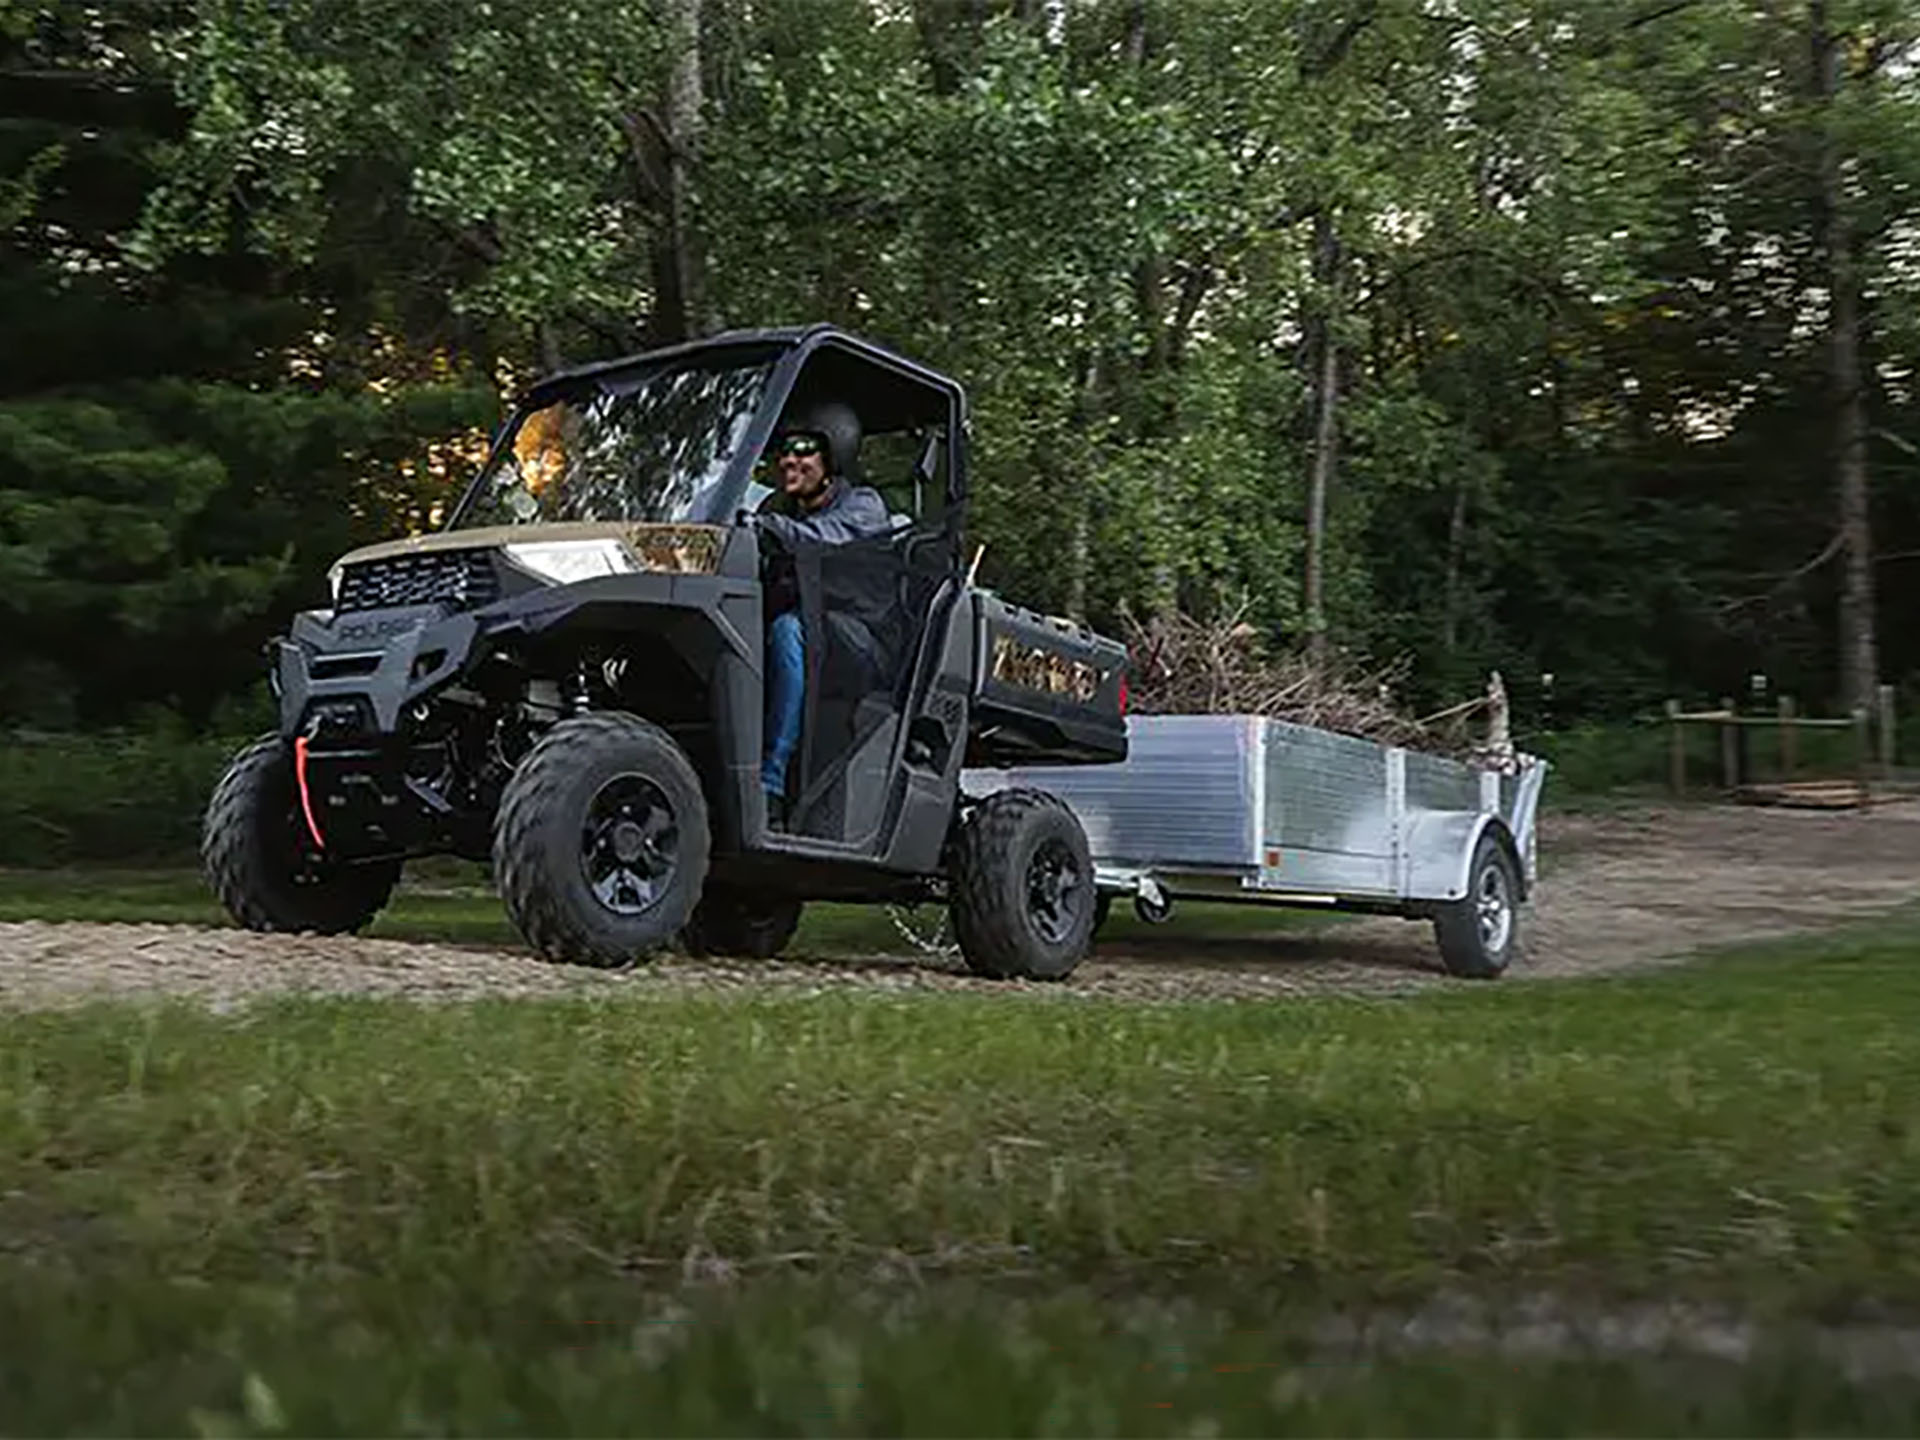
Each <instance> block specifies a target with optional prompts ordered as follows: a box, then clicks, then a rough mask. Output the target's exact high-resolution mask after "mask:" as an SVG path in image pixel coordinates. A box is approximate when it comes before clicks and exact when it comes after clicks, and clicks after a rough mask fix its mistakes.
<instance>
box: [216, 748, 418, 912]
mask: <svg viewBox="0 0 1920 1440" xmlns="http://www.w3.org/2000/svg"><path fill="white" fill-rule="evenodd" d="M304 823H305V822H304V820H303V817H302V816H301V813H300V799H299V792H298V790H297V788H296V787H295V784H294V775H293V763H292V760H291V758H290V756H289V754H288V747H287V742H286V741H284V740H282V739H281V738H280V737H279V736H278V735H266V736H262V737H261V738H260V739H258V740H255V741H254V742H253V743H252V744H251V745H248V746H247V747H246V748H245V749H244V750H242V751H241V752H240V753H239V754H238V755H236V756H234V758H233V762H232V763H231V764H230V765H228V767H227V770H226V773H225V774H224V775H222V776H221V777H220V783H219V784H218V785H216V786H214V790H213V796H212V798H211V799H210V800H209V801H208V802H207V813H206V818H205V820H204V821H203V822H202V825H201V832H200V859H201V863H202V865H203V866H204V868H205V871H206V876H207V883H208V884H209V885H210V886H211V887H212V888H213V892H214V894H215V895H217V896H219V897H220V903H221V904H222V905H224V906H225V907H226V909H227V913H228V914H229V915H231V916H233V918H234V919H235V920H236V921H238V922H239V923H240V924H241V925H243V926H245V927H246V928H247V929H249V930H266V931H280V932H283V933H299V932H302V931H307V932H312V933H315V934H320V935H340V934H346V933H349V932H351V931H354V930H358V929H360V928H361V927H362V926H363V925H365V924H367V922H368V921H370V920H372V919H373V917H374V916H376V915H378V914H379V913H380V911H381V910H382V908H384V907H385V905H386V903H387V901H388V899H390V898H391V897H392V895H393V887H394V885H395V884H396V883H397V882H398V881H399V879H400V861H398V860H372V861H364V862H360V863H348V862H345V861H338V860H333V859H330V858H329V857H328V856H327V855H326V853H325V852H324V851H322V850H319V849H316V848H315V847H314V846H313V845H312V844H310V843H309V842H308V841H307V839H306V838H305V835H304V831H303V826H304Z"/></svg>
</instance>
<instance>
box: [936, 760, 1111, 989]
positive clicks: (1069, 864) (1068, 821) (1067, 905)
mask: <svg viewBox="0 0 1920 1440" xmlns="http://www.w3.org/2000/svg"><path fill="white" fill-rule="evenodd" d="M950 897H951V898H950V902H949V903H950V904H951V906H952V910H953V930H954V936H955V938H957V939H958V940H959V942H960V953H961V954H962V955H963V956H964V957H965V958H966V962H967V966H968V968H969V969H971V970H973V971H974V972H975V973H976V974H980V975H990V976H992V977H994V978H995V979H1000V980H1007V979H1019V980H1064V979H1066V977H1067V976H1069V975H1071V974H1072V973H1073V969H1074V967H1075V966H1076V965H1078V964H1079V963H1080V959H1081V957H1082V956H1083V955H1085V954H1086V953H1087V947H1088V945H1089V944H1090V943H1091V941H1092V939H1093V926H1094V919H1095V911H1096V909H1097V902H1096V896H1095V893H1094V885H1093V860H1092V857H1091V856H1090V855H1089V853H1088V849H1087V836H1086V832H1085V831H1083V830H1082V829H1081V828H1080V821H1079V818H1078V817H1077V816H1076V815H1075V814H1074V813H1073V811H1071V810H1070V809H1068V808H1067V807H1066V805H1065V804H1063V803H1062V802H1061V801H1059V800H1057V799H1055V798H1054V797H1053V796H1051V795H1046V794H1042V793H1041V792H1039V791H1037V790H1001V791H997V792H995V793H994V794H992V795H989V796H988V797H987V798H986V799H985V800H982V801H981V802H980V804H979V805H978V806H977V807H975V809H974V812H973V814H972V816H971V817H970V818H969V819H968V821H967V822H966V824H965V825H963V826H962V827H961V829H960V834H959V836H958V837H957V838H956V840H955V842H954V852H953V868H952V874H951V876H950Z"/></svg>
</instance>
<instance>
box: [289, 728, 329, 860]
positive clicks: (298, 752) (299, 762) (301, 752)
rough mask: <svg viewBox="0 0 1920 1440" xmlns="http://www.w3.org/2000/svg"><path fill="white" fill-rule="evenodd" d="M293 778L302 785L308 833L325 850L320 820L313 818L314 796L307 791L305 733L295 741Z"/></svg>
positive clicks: (301, 802) (302, 799) (301, 793)
mask: <svg viewBox="0 0 1920 1440" xmlns="http://www.w3.org/2000/svg"><path fill="white" fill-rule="evenodd" d="M293 779H294V783H295V784H297V785H298V786H299V787H300V809H301V812H302V813H303V814H305V815H306V817H307V833H308V834H309V835H311V836H313V843H314V847H315V848H316V849H320V850H324V849H326V848H327V842H326V841H325V840H323V839H321V838H320V825H319V822H318V821H316V820H315V819H314V818H313V797H312V796H311V795H309V794H308V793H307V737H306V736H304V735H302V736H300V737H299V738H298V739H296V740H295V741H294V742H293Z"/></svg>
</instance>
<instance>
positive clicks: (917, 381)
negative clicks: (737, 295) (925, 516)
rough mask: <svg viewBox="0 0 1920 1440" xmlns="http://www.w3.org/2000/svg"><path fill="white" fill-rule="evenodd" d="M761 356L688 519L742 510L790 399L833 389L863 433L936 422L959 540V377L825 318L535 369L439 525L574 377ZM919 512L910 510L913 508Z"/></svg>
mask: <svg viewBox="0 0 1920 1440" xmlns="http://www.w3.org/2000/svg"><path fill="white" fill-rule="evenodd" d="M733 356H737V357H738V359H739V361H740V362H741V363H743V364H745V363H755V362H758V363H765V362H766V360H767V359H769V358H770V357H771V358H773V361H774V364H773V370H772V373H771V375H770V377H769V379H768V381H767V384H766V387H765V389H764V390H763V392H762V394H761V397H760V401H759V404H758V405H757V406H756V407H755V410H754V414H753V418H752V420H751V421H750V423H749V424H748V426H747V428H746V430H745V432H744V435H743V438H742V440H741V443H740V445H739V446H738V448H737V449H736V450H735V451H734V452H733V454H732V457H731V458H730V459H729V461H728V463H727V467H726V469H725V471H724V472H723V473H722V475H721V477H720V479H719V480H718V481H717V482H716V483H715V484H713V485H712V486H711V487H710V488H709V489H708V490H707V492H706V493H705V495H704V496H703V497H702V498H701V501H700V502H699V505H698V508H697V510H696V512H695V513H692V514H690V515H688V516H687V517H685V518H686V519H687V520H689V521H691V522H695V523H705V524H712V525H726V524H730V523H732V521H733V520H734V519H735V517H736V516H737V515H738V514H739V513H740V512H741V511H742V509H743V508H745V507H744V506H743V503H742V502H743V501H744V499H745V497H746V495H747V493H748V489H749V487H750V485H751V484H752V481H753V471H754V467H755V465H756V464H757V463H758V462H759V460H760V457H761V456H762V455H763V454H764V453H765V451H766V448H767V445H768V442H769V441H771V440H772V438H773V436H774V434H775V432H776V431H777V429H778V428H779V425H780V422H781V418H782V416H783V415H785V414H786V413H787V412H788V411H789V409H795V408H798V407H799V406H800V405H803V404H806V403H809V402H810V401H813V400H818V399H827V398H833V399H837V400H841V401H843V402H845V403H847V404H849V405H851V406H852V407H853V409H854V411H855V412H856V413H857V414H858V415H859V417H860V421H861V426H862V429H863V431H864V432H865V433H866V434H867V435H870V436H871V435H875V434H884V433H890V432H899V431H906V430H916V429H918V430H926V429H928V428H929V427H934V426H937V427H938V428H939V430H940V431H941V432H943V433H944V446H943V450H944V454H943V456H942V458H943V459H944V462H945V463H944V467H943V468H944V471H945V476H946V484H945V488H944V494H943V499H944V505H943V507H942V508H943V511H944V514H945V517H946V529H947V530H948V532H949V535H950V536H951V538H952V539H954V540H956V541H957V540H958V539H959V537H960V531H961V528H962V526H963V525H964V519H965V508H966V499H967V453H966V451H967V443H966V442H967V426H968V414H967V400H966V392H965V391H964V390H963V389H962V387H961V386H960V385H959V383H958V382H956V381H954V380H952V379H950V378H949V377H947V376H945V375H942V374H940V373H939V372H938V371H935V370H932V369H929V368H928V367H926V366H924V365H921V364H919V363H918V362H917V361H914V360H910V359H908V358H907V357H906V356H904V355H900V354H898V353H896V352H895V351H892V350H889V349H887V348H886V347H885V346H882V345H879V344H876V343H874V342H873V341H871V340H866V339H862V338H861V337H859V336H857V335H853V334H850V333H849V332H847V331H845V330H842V329H840V328H839V327H838V326H834V325H825V324H820V325H807V326H795V327H785V328H773V329H758V330H730V331H727V332H724V333H722V334H719V335H714V336H709V337H707V338H704V339H700V340H694V341H689V342H687V343H684V344H680V345H670V346H665V347H662V348H660V349H657V350H649V351H645V352H642V353H640V354H635V355H628V356H623V357H621V358H619V359H616V360H607V361H600V362H596V363H593V364H589V365H580V366H575V367H573V368H570V369H567V370H560V371H556V372H554V373H553V374H551V375H547V376H544V377H542V378H541V379H540V380H539V381H538V382H537V383H535V384H534V385H533V386H532V387H531V388H530V389H529V390H528V391H527V392H526V394H525V395H523V396H522V397H521V398H520V399H519V401H518V402H517V403H516V404H515V406H514V408H513V410H512V412H511V413H510V414H509V415H508V416H507V418H506V420H505V421H504V422H503V423H502V424H501V425H500V427H499V428H498V429H497V430H496V431H495V433H494V436H493V439H492V441H491V442H490V443H489V446H488V451H487V458H486V461H485V463H484V464H483V465H482V466H481V467H480V468H479V469H478V470H477V471H476V472H475V474H474V476H473V478H472V479H471V480H470V481H469V482H468V484H467V487H466V488H465V490H463V491H462V493H461V495H460V498H459V500H458V501H457V502H456V503H455V504H454V506H453V508H452V509H451V510H450V511H449V512H448V514H447V518H446V521H445V523H444V524H443V526H442V527H441V528H442V529H443V530H453V529H455V528H457V527H458V526H459V525H460V522H461V520H462V519H463V518H464V517H465V516H466V515H467V513H468V512H469V511H470V510H471V508H472V506H473V504H474V501H475V497H476V495H477V494H478V492H479V489H480V486H481V484H482V482H483V479H484V477H485V476H486V475H487V473H488V472H489V471H490V470H491V469H492V468H493V467H494V465H495V464H496V462H497V461H498V460H499V458H500V453H501V450H502V449H503V447H505V446H506V445H507V444H508V443H509V442H510V440H511V437H512V436H513V434H514V432H515V429H516V427H517V426H518V425H519V424H520V422H521V420H522V419H523V418H524V417H525V416H526V415H528V414H530V413H532V412H534V411H537V410H540V409H542V408H544V407H545V406H547V405H549V404H551V403H553V401H555V400H556V399H558V398H560V397H562V396H564V395H565V394H567V393H568V392H569V390H570V389H572V388H575V387H577V386H579V385H580V384H581V383H582V382H591V381H595V380H602V379H605V380H609V381H616V382H617V381H620V380H624V379H629V378H637V377H639V376H642V375H645V374H647V373H649V372H654V371H661V370H667V369H671V368H673V367H675V366H678V365H682V364H686V363H688V362H690V361H715V360H718V361H724V360H726V359H728V358H730V357H733ZM916 518H918V517H916Z"/></svg>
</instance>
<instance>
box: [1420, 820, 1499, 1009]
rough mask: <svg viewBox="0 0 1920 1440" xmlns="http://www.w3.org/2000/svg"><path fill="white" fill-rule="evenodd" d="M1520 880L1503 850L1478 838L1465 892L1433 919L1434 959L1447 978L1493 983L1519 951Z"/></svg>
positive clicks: (1487, 839) (1492, 840)
mask: <svg viewBox="0 0 1920 1440" xmlns="http://www.w3.org/2000/svg"><path fill="white" fill-rule="evenodd" d="M1519 897H1520V881H1519V877H1518V875H1516V874H1515V872H1514V868H1513V861H1512V860H1511V859H1510V858H1509V857H1508V855H1507V849H1506V846H1504V845H1502V844H1501V843H1500V841H1499V840H1498V839H1497V838H1496V837H1495V836H1493V835H1491V834H1483V835H1481V837H1480V840H1479V842H1478V843H1477V844H1476V845H1475V846H1474V848H1473V863H1472V864H1471V865H1470V866H1469V867H1468V870H1467V893H1466V895H1465V896H1464V897H1462V898H1461V899H1459V900H1456V901H1454V902H1453V903H1452V904H1450V905H1446V906H1443V907H1441V909H1440V910H1439V911H1438V913H1436V914H1435V915H1434V917H1433V933H1434V938H1435V939H1436V940H1438V941H1439V942H1440V959H1441V962H1442V963H1443V964H1445V966H1446V967H1447V972H1448V973H1449V974H1451V975H1458V976H1461V977H1463V978H1465V979H1469V980H1493V979H1497V978H1498V977H1499V976H1500V975H1502V974H1504V973H1505V972H1506V969H1507V967H1508V966H1509V965H1510V964H1512V962H1513V959H1514V957H1515V956H1516V955H1517V954H1519V951H1520V909H1519Z"/></svg>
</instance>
